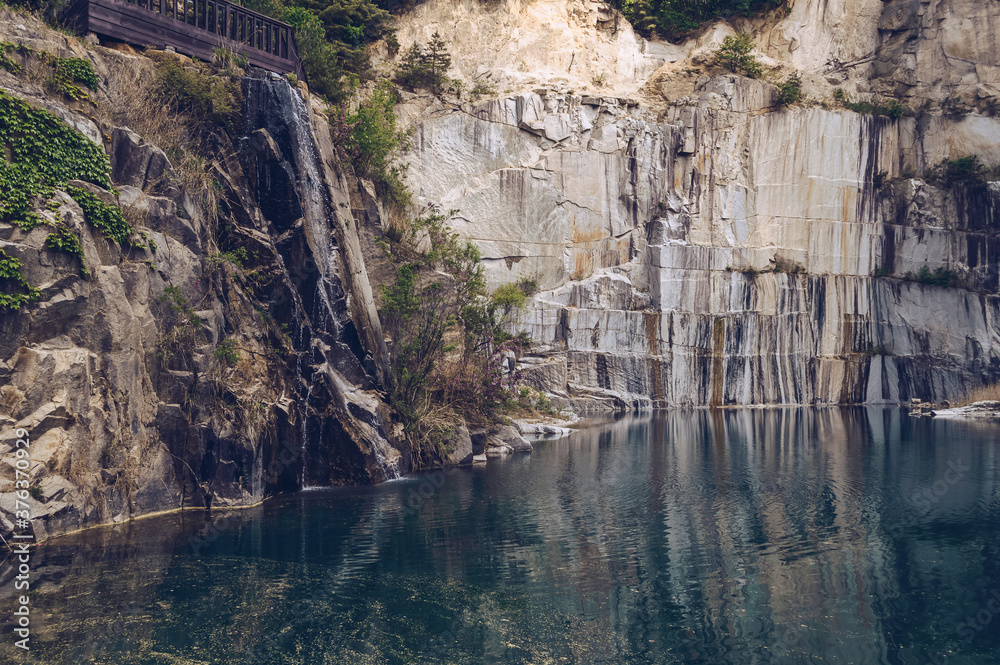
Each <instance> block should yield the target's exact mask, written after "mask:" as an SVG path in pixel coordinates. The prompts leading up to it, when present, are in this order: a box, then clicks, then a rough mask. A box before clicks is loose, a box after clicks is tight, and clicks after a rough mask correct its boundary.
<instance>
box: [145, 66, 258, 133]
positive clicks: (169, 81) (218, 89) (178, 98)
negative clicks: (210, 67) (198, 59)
mask: <svg viewBox="0 0 1000 665" xmlns="http://www.w3.org/2000/svg"><path fill="white" fill-rule="evenodd" d="M157 68H158V70H159V84H160V87H161V89H162V90H163V93H164V94H165V95H166V96H167V97H169V98H171V99H173V100H174V103H175V104H176V105H177V110H178V111H181V112H183V113H189V114H191V115H192V116H194V117H195V118H196V119H198V120H201V121H209V122H214V123H215V124H217V125H220V126H222V127H225V128H226V129H228V130H230V131H234V130H236V129H237V127H238V126H239V114H240V107H241V106H242V103H243V102H242V92H241V90H240V87H239V84H238V83H236V82H234V81H230V80H227V79H222V78H218V77H215V76H208V75H206V74H202V73H200V72H192V71H188V70H187V69H185V68H184V67H181V66H180V64H178V63H177V62H176V61H175V60H172V59H170V60H167V59H164V60H161V61H160V62H159V63H158V65H157Z"/></svg>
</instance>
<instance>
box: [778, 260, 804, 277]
mask: <svg viewBox="0 0 1000 665" xmlns="http://www.w3.org/2000/svg"><path fill="white" fill-rule="evenodd" d="M805 271H806V269H805V268H804V267H803V266H802V264H801V263H796V262H795V261H788V260H785V259H775V262H774V272H777V273H782V272H784V273H788V274H789V275H802V274H804V273H805Z"/></svg>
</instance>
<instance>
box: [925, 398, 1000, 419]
mask: <svg viewBox="0 0 1000 665" xmlns="http://www.w3.org/2000/svg"><path fill="white" fill-rule="evenodd" d="M931 415H933V416H934V417H935V418H1000V401H997V400H985V401H982V402H973V403H972V404H967V405H965V406H959V407H954V408H943V409H936V410H934V411H932V412H931Z"/></svg>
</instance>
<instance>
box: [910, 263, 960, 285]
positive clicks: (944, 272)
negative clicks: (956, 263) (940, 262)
mask: <svg viewBox="0 0 1000 665" xmlns="http://www.w3.org/2000/svg"><path fill="white" fill-rule="evenodd" d="M957 277H958V276H957V275H956V274H955V273H954V272H953V271H951V270H948V269H947V268H945V267H943V266H942V267H940V268H935V269H934V270H931V269H930V268H928V267H927V266H924V267H922V268H921V269H920V272H919V273H917V281H919V282H920V283H921V284H931V285H933V286H952V285H953V283H954V282H955V281H956V279H957Z"/></svg>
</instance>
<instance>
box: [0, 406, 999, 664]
mask: <svg viewBox="0 0 1000 665" xmlns="http://www.w3.org/2000/svg"><path fill="white" fill-rule="evenodd" d="M998 434H1000V425H996V424H992V425H990V424H982V423H978V424H977V423H969V422H958V421H941V420H932V419H911V418H908V417H907V416H906V415H905V414H904V412H902V411H900V410H898V409H787V410H733V411H723V412H714V413H713V412H708V411H676V412H670V413H665V414H660V415H656V416H653V417H646V418H633V419H627V420H623V421H619V422H617V423H614V424H611V425H608V426H605V427H601V428H597V429H593V430H587V431H581V432H577V433H575V434H574V435H572V436H571V437H569V438H567V439H562V440H558V441H548V442H543V443H540V444H538V445H537V446H536V450H535V452H534V453H533V454H531V455H521V456H515V457H511V458H509V459H506V460H503V461H492V460H491V462H490V464H489V465H488V466H486V467H484V468H474V469H462V470H458V471H454V472H451V473H449V474H447V475H445V474H442V473H438V474H437V475H429V476H422V477H414V478H407V479H404V480H400V481H396V482H392V483H389V484H387V485H383V486H379V487H373V488H361V489H359V488H345V489H334V490H319V491H312V492H306V493H303V494H300V495H297V496H292V497H288V498H281V499H277V500H274V501H270V502H268V503H267V504H266V505H264V506H261V507H259V508H257V509H253V510H250V511H242V512H238V513H229V514H221V513H217V514H214V515H212V516H210V517H209V516H205V515H191V514H188V515H183V516H176V515H175V516H170V517H166V518H159V519H151V520H143V521H140V522H136V523H134V524H132V525H129V526H126V527H121V528H120V529H119V530H117V531H116V530H108V529H104V530H93V531H89V532H85V533H83V534H80V535H77V536H71V537H68V538H64V539H61V540H59V541H56V542H54V543H52V544H51V545H48V546H46V547H44V548H42V549H41V550H40V552H39V554H38V556H37V557H36V570H37V571H38V573H39V574H40V575H41V576H42V579H43V584H42V585H41V587H40V589H39V592H38V594H37V595H36V599H35V610H34V612H35V613H34V617H35V621H36V624H35V625H36V626H37V631H36V632H35V633H34V638H35V639H34V640H33V648H32V651H31V652H30V656H29V658H28V659H27V662H45V663H70V662H98V663H116V664H117V663H150V664H153V663H155V664H167V663H170V664H181V663H183V664H195V663H198V664H202V663H205V664H207V663H213V664H214V663H267V664H275V665H278V664H281V665H283V664H292V663H296V664H298V663H301V664H325V663H351V664H361V663H534V664H545V663H579V664H581V665H583V664H591V663H593V664H597V663H705V664H710V663H713V664H714V663H738V664H744V663H747V664H749V663H843V664H847V663H854V664H868V663H872V664H876V663H891V664H894V665H895V664H900V665H924V664H925V663H942V662H948V663H954V664H973V663H975V664H987V663H1000V464H998V453H1000V442H998V440H1000V436H998ZM992 601H996V602H992ZM5 633H6V634H8V635H9V628H8V629H7V630H5ZM6 646H7V645H4V647H6ZM19 660H23V659H19Z"/></svg>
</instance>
